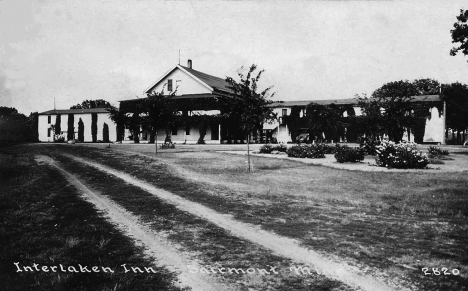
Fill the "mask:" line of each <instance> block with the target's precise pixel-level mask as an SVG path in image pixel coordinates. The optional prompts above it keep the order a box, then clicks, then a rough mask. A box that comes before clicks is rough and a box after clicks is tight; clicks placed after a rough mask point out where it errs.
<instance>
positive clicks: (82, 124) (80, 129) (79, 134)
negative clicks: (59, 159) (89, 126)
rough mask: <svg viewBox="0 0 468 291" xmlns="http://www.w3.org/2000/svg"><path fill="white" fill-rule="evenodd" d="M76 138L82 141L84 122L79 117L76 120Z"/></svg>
mask: <svg viewBox="0 0 468 291" xmlns="http://www.w3.org/2000/svg"><path fill="white" fill-rule="evenodd" d="M78 140H79V141H81V142H84V123H83V120H81V118H80V120H79V121H78Z"/></svg>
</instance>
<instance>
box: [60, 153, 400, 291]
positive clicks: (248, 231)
mask: <svg viewBox="0 0 468 291" xmlns="http://www.w3.org/2000/svg"><path fill="white" fill-rule="evenodd" d="M63 155H64V156H66V157H68V158H71V159H73V160H75V161H77V162H80V163H83V164H86V165H89V166H92V167H94V168H96V169H98V170H100V171H103V172H106V173H108V174H112V175H114V176H117V177H119V178H120V179H122V180H123V181H125V182H127V183H129V184H132V185H135V186H137V187H140V188H141V189H143V190H145V191H147V192H149V193H151V194H152V195H155V196H157V197H159V198H161V199H164V200H165V201H167V202H168V203H171V204H173V205H175V206H176V207H177V208H179V209H180V210H182V211H186V212H188V213H190V214H192V215H196V216H198V217H201V218H203V219H206V220H208V221H210V222H212V223H214V224H216V225H218V226H219V227H221V228H224V229H226V230H228V231H230V232H231V233H232V234H233V235H235V236H237V237H240V238H243V239H246V240H249V241H251V242H254V243H256V244H259V245H261V246H263V247H265V248H267V249H270V250H272V251H273V252H274V253H275V254H277V255H280V256H283V257H286V258H290V259H292V260H294V261H295V262H297V263H298V264H302V265H306V266H309V267H311V268H313V269H314V270H315V271H317V272H318V273H320V274H323V275H325V276H327V277H329V278H332V279H336V280H339V281H341V282H343V283H345V284H348V285H350V286H352V287H355V288H359V289H361V290H369V291H375V290H379V291H385V290H406V289H403V288H402V287H401V286H398V287H396V286H389V285H387V284H385V283H384V282H382V281H380V280H378V279H376V278H373V277H371V276H369V275H366V274H364V273H363V272H361V271H360V270H359V269H358V268H356V267H353V266H350V265H348V264H345V263H342V262H336V261H332V260H330V259H328V258H326V257H324V256H323V255H321V254H319V253H317V252H315V251H313V250H310V249H307V248H304V247H302V246H300V245H299V243H298V242H297V241H296V240H293V239H290V238H287V237H282V236H279V235H276V234H273V233H271V232H267V231H265V230H262V229H261V228H260V227H258V226H254V225H250V224H246V223H242V222H239V221H237V220H235V219H233V218H232V217H231V216H230V215H225V214H221V213H219V212H216V211H214V210H212V209H211V208H208V207H205V206H203V205H200V204H198V203H195V202H191V201H189V200H186V199H184V198H182V197H180V196H177V195H174V194H172V193H170V192H168V191H165V190H162V189H158V188H156V187H154V186H152V185H150V184H149V183H146V182H144V181H142V180H139V179H137V178H135V177H132V176H130V175H128V174H125V173H122V172H119V171H116V170H114V169H112V168H109V167H107V166H103V165H101V164H98V163H95V162H92V161H89V160H86V159H83V158H81V157H80V158H77V157H75V156H73V155H70V154H63Z"/></svg>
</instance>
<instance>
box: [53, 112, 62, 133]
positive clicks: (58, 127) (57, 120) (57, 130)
mask: <svg viewBox="0 0 468 291" xmlns="http://www.w3.org/2000/svg"><path fill="white" fill-rule="evenodd" d="M61 124H62V116H60V114H57V116H56V117H55V127H54V129H55V135H60V134H61V133H62V126H61Z"/></svg>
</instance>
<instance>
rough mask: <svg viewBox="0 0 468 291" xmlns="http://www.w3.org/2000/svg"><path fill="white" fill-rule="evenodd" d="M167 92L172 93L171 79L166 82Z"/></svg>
mask: <svg viewBox="0 0 468 291" xmlns="http://www.w3.org/2000/svg"><path fill="white" fill-rule="evenodd" d="M167 91H169V92H172V79H169V80H167Z"/></svg>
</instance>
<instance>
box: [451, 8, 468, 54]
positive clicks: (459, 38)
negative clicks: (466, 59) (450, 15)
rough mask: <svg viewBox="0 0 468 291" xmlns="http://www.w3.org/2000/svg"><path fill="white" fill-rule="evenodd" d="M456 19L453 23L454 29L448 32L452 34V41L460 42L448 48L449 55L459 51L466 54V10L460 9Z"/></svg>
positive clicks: (467, 31)
mask: <svg viewBox="0 0 468 291" xmlns="http://www.w3.org/2000/svg"><path fill="white" fill-rule="evenodd" d="M457 20H458V21H457V22H455V23H454V24H453V27H454V29H452V30H450V32H451V34H452V43H460V44H459V45H458V47H454V48H452V49H451V50H450V55H452V56H455V55H456V54H457V53H458V52H459V51H461V52H462V53H463V54H464V55H468V24H467V22H468V10H463V9H460V15H458V16H457Z"/></svg>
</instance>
